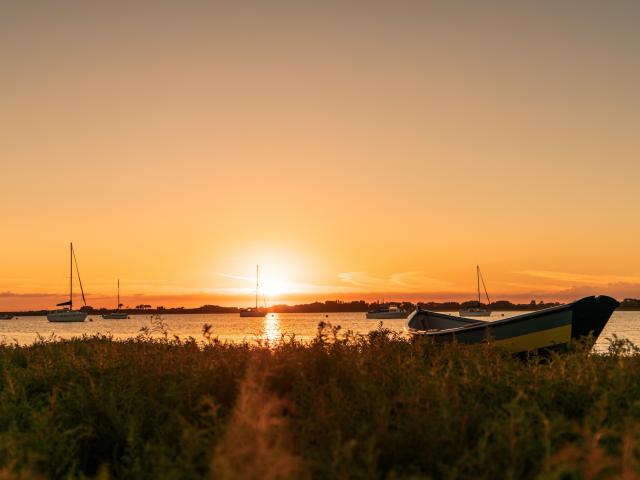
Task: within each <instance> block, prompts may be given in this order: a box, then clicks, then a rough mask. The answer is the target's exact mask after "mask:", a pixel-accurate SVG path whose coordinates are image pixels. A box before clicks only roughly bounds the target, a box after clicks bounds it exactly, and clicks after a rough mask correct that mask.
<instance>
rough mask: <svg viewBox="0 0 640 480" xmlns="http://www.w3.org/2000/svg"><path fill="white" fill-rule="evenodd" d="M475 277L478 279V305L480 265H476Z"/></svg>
mask: <svg viewBox="0 0 640 480" xmlns="http://www.w3.org/2000/svg"><path fill="white" fill-rule="evenodd" d="M476 278H477V281H478V305H480V265H476Z"/></svg>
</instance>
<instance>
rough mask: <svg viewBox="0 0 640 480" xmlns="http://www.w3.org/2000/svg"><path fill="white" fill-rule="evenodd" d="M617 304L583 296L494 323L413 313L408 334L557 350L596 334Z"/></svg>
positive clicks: (604, 298) (517, 348) (438, 339)
mask: <svg viewBox="0 0 640 480" xmlns="http://www.w3.org/2000/svg"><path fill="white" fill-rule="evenodd" d="M619 305H620V304H619V303H618V302H617V301H616V300H615V299H613V298H611V297H608V296H606V295H600V296H598V297H593V296H591V297H585V298H582V299H580V300H578V301H575V302H573V303H569V304H566V305H560V306H557V307H550V308H547V309H544V310H539V311H537V312H532V313H525V314H522V315H517V316H514V317H510V318H505V319H502V320H496V321H494V322H488V321H484V320H477V319H470V318H463V317H456V316H453V315H445V314H442V313H436V312H431V311H428V310H419V309H418V310H416V311H415V312H414V313H413V314H412V315H411V317H410V318H409V323H408V325H409V331H410V332H411V333H412V334H414V335H418V334H419V335H423V336H426V337H429V338H432V339H433V340H434V341H436V342H453V341H456V342H459V343H464V344H474V343H482V342H484V341H488V340H491V341H493V342H494V343H495V344H496V345H499V346H501V347H504V348H506V349H507V350H509V351H510V352H514V353H519V352H526V351H533V350H539V349H546V348H552V347H553V348H555V347H561V346H564V345H566V344H567V343H569V342H570V341H571V340H576V339H578V338H581V337H585V336H588V335H592V336H593V341H595V339H596V338H597V337H598V335H600V333H601V332H602V330H603V329H604V327H605V325H606V324H607V322H608V321H609V318H610V317H611V314H612V313H613V311H614V310H615V309H616V308H617V307H618V306H619Z"/></svg>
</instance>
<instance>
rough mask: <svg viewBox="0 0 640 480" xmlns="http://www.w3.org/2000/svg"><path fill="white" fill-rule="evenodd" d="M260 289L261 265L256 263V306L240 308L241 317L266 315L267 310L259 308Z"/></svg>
mask: <svg viewBox="0 0 640 480" xmlns="http://www.w3.org/2000/svg"><path fill="white" fill-rule="evenodd" d="M259 290H260V266H259V265H256V306H255V307H250V308H242V309H241V310H240V316H241V317H266V316H267V311H266V310H264V309H261V308H258V291H259Z"/></svg>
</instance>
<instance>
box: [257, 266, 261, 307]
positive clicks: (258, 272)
mask: <svg viewBox="0 0 640 480" xmlns="http://www.w3.org/2000/svg"><path fill="white" fill-rule="evenodd" d="M259 268H260V267H259V266H258V265H256V310H257V309H258V287H259V282H260V280H259V278H260V270H259Z"/></svg>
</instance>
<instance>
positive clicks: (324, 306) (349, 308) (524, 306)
mask: <svg viewBox="0 0 640 480" xmlns="http://www.w3.org/2000/svg"><path fill="white" fill-rule="evenodd" d="M388 305H397V306H398V307H399V308H401V309H402V310H407V311H411V310H414V309H415V308H416V304H415V303H412V302H407V301H396V302H366V301H365V300H354V301H351V302H345V301H343V300H327V301H324V302H312V303H301V304H298V305H272V306H271V307H269V308H266V310H267V311H268V312H274V313H330V312H366V311H369V310H373V309H375V308H379V307H383V306H388ZM557 305H561V304H560V303H559V302H548V303H545V302H544V301H539V302H536V301H535V300H531V302H529V303H512V302H510V301H508V300H498V301H496V302H491V303H489V304H485V303H478V302H477V301H476V300H469V301H467V302H418V303H417V306H419V307H420V308H422V309H425V310H436V311H441V312H453V311H457V310H459V309H461V308H466V307H477V306H482V307H485V308H489V309H490V310H497V311H501V310H502V311H509V310H541V309H543V308H549V307H554V306H557ZM620 309H621V310H640V299H636V298H625V299H624V300H623V301H622V302H620ZM80 310H82V311H85V312H87V313H89V314H93V315H100V314H103V313H107V312H110V311H112V310H111V309H108V308H93V307H91V306H89V305H87V306H85V307H82V308H81V309H80ZM120 311H122V312H126V313H129V314H134V315H135V314H158V313H161V314H189V313H201V314H202V313H238V312H239V311H240V308H238V307H222V306H220V305H202V306H201V307H196V308H185V307H163V306H160V305H159V306H157V307H155V308H154V307H152V306H151V305H148V304H140V305H136V306H135V307H134V308H130V307H125V308H121V309H120ZM0 313H12V314H14V315H18V314H19V315H24V316H27V315H46V314H47V310H31V311H27V312H18V311H13V312H0Z"/></svg>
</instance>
